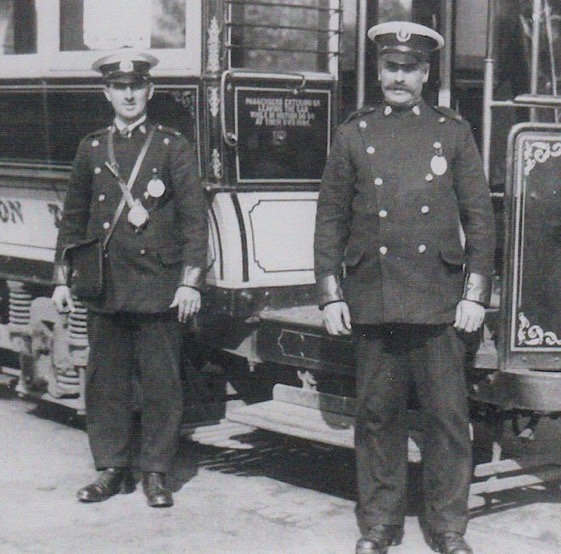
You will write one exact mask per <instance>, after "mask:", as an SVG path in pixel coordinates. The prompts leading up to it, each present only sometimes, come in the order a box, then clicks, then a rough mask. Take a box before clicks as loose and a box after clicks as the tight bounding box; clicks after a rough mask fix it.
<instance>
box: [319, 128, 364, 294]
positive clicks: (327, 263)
mask: <svg viewBox="0 0 561 554" xmlns="http://www.w3.org/2000/svg"><path fill="white" fill-rule="evenodd" d="M346 127H347V126H345V127H340V128H339V129H338V130H337V132H336V134H335V138H334V140H333V144H332V146H331V151H330V153H329V157H328V159H327V162H326V165H325V169H324V171H323V176H322V181H321V186H320V190H319V198H318V204H317V213H316V228H315V236H314V267H315V276H316V281H317V282H318V285H319V284H320V283H322V282H325V281H322V279H323V278H325V277H328V276H336V277H338V276H339V275H340V274H341V270H342V263H343V259H344V255H345V248H346V246H347V241H348V239H349V234H350V228H351V213H352V212H351V208H352V200H353V189H354V184H355V182H356V170H355V166H354V163H353V160H352V157H351V150H350V145H349V137H348V134H347V131H348V129H347V128H346ZM327 282H330V281H327ZM331 290H335V289H331ZM320 294H321V291H320Z"/></svg>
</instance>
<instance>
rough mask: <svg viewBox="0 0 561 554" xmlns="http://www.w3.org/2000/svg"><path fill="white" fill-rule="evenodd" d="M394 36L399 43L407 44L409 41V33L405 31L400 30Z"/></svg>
mask: <svg viewBox="0 0 561 554" xmlns="http://www.w3.org/2000/svg"><path fill="white" fill-rule="evenodd" d="M395 36H396V38H397V40H399V42H409V40H410V39H411V32H410V31H408V30H407V29H403V28H401V29H400V30H399V31H397V33H396V34H395Z"/></svg>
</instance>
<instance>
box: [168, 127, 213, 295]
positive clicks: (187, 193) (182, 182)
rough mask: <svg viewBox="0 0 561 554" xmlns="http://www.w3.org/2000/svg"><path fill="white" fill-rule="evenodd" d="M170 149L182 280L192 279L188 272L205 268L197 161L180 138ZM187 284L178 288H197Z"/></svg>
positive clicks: (203, 203)
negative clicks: (181, 251) (180, 247)
mask: <svg viewBox="0 0 561 554" xmlns="http://www.w3.org/2000/svg"><path fill="white" fill-rule="evenodd" d="M172 144H173V147H172V148H171V149H170V157H171V158H170V167H171V180H172V186H173V189H174V198H175V202H176V210H177V213H178V218H179V228H180V232H181V237H182V242H183V253H182V257H183V265H184V271H183V276H186V275H189V276H191V277H193V275H195V273H197V274H198V275H200V274H201V272H193V271H190V268H200V269H204V268H206V265H207V248H208V222H207V202H206V198H205V195H204V191H203V188H202V185H201V179H200V176H199V168H198V163H197V157H196V154H195V152H194V149H193V146H192V145H191V143H189V142H188V141H187V140H186V139H185V138H184V137H183V136H179V137H176V140H173V141H172ZM200 280H201V279H200V278H199V279H196V280H195V281H196V282H191V280H189V279H188V280H187V281H186V282H185V283H183V279H182V281H181V283H182V284H187V285H189V286H191V285H193V286H198V284H199V283H200Z"/></svg>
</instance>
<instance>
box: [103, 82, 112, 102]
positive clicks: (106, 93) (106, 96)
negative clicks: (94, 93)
mask: <svg viewBox="0 0 561 554" xmlns="http://www.w3.org/2000/svg"><path fill="white" fill-rule="evenodd" d="M103 94H104V95H105V98H107V100H108V101H109V102H111V95H110V94H109V86H107V85H103Z"/></svg>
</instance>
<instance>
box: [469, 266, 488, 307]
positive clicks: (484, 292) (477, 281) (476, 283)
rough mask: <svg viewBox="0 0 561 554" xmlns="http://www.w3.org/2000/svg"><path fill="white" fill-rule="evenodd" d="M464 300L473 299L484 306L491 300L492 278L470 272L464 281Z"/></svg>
mask: <svg viewBox="0 0 561 554" xmlns="http://www.w3.org/2000/svg"><path fill="white" fill-rule="evenodd" d="M462 300H471V301H472V302H477V303H478V304H481V305H483V306H489V302H490V301H491V279H490V278H489V277H485V276H484V275H480V274H479V273H468V274H467V275H466V280H465V283H464V294H463V296H462Z"/></svg>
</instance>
